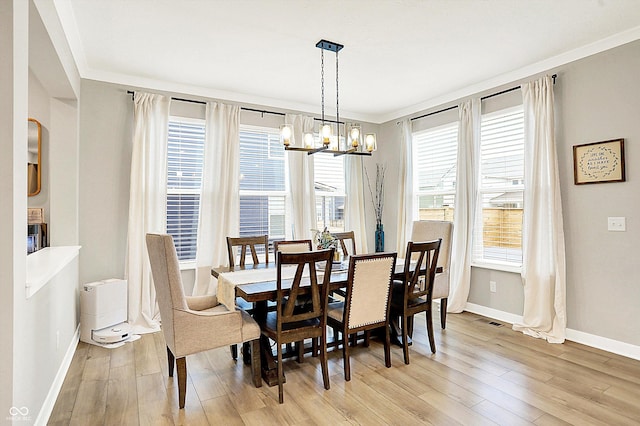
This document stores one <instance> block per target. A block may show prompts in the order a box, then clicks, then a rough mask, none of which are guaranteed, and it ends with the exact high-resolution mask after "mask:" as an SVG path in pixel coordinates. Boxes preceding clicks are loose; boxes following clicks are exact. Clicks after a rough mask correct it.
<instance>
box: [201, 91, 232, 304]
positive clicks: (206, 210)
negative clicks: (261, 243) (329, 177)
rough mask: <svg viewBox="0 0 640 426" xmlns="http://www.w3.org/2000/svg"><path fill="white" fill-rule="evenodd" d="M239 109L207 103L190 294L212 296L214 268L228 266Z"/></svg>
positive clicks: (214, 283)
mask: <svg viewBox="0 0 640 426" xmlns="http://www.w3.org/2000/svg"><path fill="white" fill-rule="evenodd" d="M239 186H240V107H239V106H236V105H225V104H221V103H217V102H208V103H207V106H206V134H205V146H204V163H203V174H202V193H201V196H200V218H199V220H198V248H197V251H196V280H195V285H194V287H193V295H194V296H201V295H206V294H215V292H216V287H217V281H216V280H215V279H214V278H213V277H212V276H211V268H212V267H214V266H220V265H228V264H229V256H228V253H227V237H228V236H234V237H237V236H238V235H239V230H240V197H239V195H238V192H239Z"/></svg>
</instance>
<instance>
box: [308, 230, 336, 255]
mask: <svg viewBox="0 0 640 426" xmlns="http://www.w3.org/2000/svg"><path fill="white" fill-rule="evenodd" d="M312 231H314V232H315V234H314V235H313V241H314V242H315V243H316V247H317V248H318V250H324V249H329V248H336V243H337V241H338V240H336V238H335V237H334V236H333V235H332V234H331V232H329V231H328V230H327V228H324V230H323V231H319V230H318V229H312Z"/></svg>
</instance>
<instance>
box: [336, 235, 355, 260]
mask: <svg viewBox="0 0 640 426" xmlns="http://www.w3.org/2000/svg"><path fill="white" fill-rule="evenodd" d="M331 235H333V237H334V238H335V239H336V240H338V241H340V248H342V253H343V254H344V255H345V256H353V255H356V254H358V253H357V250H356V236H355V233H354V232H353V231H346V232H334V233H332V234H331ZM345 241H351V252H350V251H349V249H348V248H347V244H346V243H345Z"/></svg>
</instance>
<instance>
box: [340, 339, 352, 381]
mask: <svg viewBox="0 0 640 426" xmlns="http://www.w3.org/2000/svg"><path fill="white" fill-rule="evenodd" d="M342 336H343V339H344V344H343V345H342V360H343V363H344V380H346V381H347V382H348V381H349V380H351V363H350V362H349V344H348V342H349V337H350V336H349V332H348V331H347V328H346V327H345V329H344V332H343V334H342Z"/></svg>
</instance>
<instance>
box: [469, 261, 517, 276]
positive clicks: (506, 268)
mask: <svg viewBox="0 0 640 426" xmlns="http://www.w3.org/2000/svg"><path fill="white" fill-rule="evenodd" d="M471 266H472V267H473V268H482V269H492V270H494V271H503V272H513V273H514V274H519V273H521V272H522V266H516V265H508V264H504V263H488V262H482V263H481V262H472V263H471Z"/></svg>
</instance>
